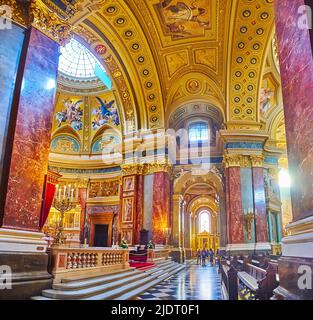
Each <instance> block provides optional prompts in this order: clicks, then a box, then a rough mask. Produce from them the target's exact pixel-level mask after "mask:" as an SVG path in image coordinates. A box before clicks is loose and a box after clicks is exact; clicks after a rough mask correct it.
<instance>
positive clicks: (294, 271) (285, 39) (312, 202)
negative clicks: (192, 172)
mask: <svg viewBox="0 0 313 320" xmlns="http://www.w3.org/2000/svg"><path fill="white" fill-rule="evenodd" d="M275 4H276V5H275V10H276V17H275V21H276V34H277V41H278V49H279V60H280V70H281V79H282V93H283V100H284V114H285V124H286V137H287V145H288V159H289V161H288V162H289V172H290V175H291V181H292V185H291V199H292V211H293V222H292V223H291V224H290V225H288V226H287V229H288V233H289V234H290V235H289V236H287V237H285V238H284V239H283V240H282V253H283V257H282V258H281V259H280V260H279V276H280V287H279V288H278V289H277V290H275V293H276V298H277V299H296V298H300V299H312V297H313V290H312V283H311V284H310V285H311V288H310V287H307V289H306V290H304V289H303V288H301V287H300V286H299V285H298V280H299V277H300V276H301V274H303V272H302V273H301V272H300V273H298V272H299V267H300V266H305V267H306V268H307V269H309V270H310V272H311V274H312V272H313V209H312V208H313V184H312V180H313V157H312V150H313V139H312V135H313V126H312V120H313V91H312V88H313V55H312V53H313V52H312V43H311V39H310V32H309V30H308V28H306V27H305V25H304V23H303V21H304V16H301V15H299V8H300V6H303V5H305V1H304V0H293V1H290V0H280V1H276V2H275ZM311 9H312V8H311ZM310 23H311V21H309V24H310Z"/></svg>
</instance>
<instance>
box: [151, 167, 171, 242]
mask: <svg viewBox="0 0 313 320" xmlns="http://www.w3.org/2000/svg"><path fill="white" fill-rule="evenodd" d="M169 213H170V179H169V176H168V174H167V173H165V172H158V173H155V174H154V176H153V204H152V240H153V242H154V243H156V244H165V242H166V237H165V233H164V229H165V228H168V227H169Z"/></svg>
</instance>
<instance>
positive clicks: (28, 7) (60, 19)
mask: <svg viewBox="0 0 313 320" xmlns="http://www.w3.org/2000/svg"><path fill="white" fill-rule="evenodd" d="M48 2H49V3H50V2H51V1H44V0H24V1H23V0H3V1H1V5H7V6H8V7H9V8H10V10H8V12H6V13H5V17H6V18H8V19H10V20H11V21H13V22H15V23H16V24H18V25H21V26H23V27H24V28H29V27H30V26H33V27H34V28H36V29H38V30H40V31H41V32H42V33H44V34H45V35H46V36H48V37H49V38H51V39H52V40H54V41H56V42H58V43H59V44H61V45H63V44H65V43H66V42H67V41H68V40H69V39H70V38H71V36H72V29H73V27H72V25H71V24H70V23H69V22H67V18H68V16H66V15H65V16H62V15H60V13H59V12H58V11H57V10H55V8H54V7H53V6H49V7H48V6H47V3H48ZM69 6H70V7H71V5H70V4H69ZM59 11H60V10H59ZM70 12H74V11H72V9H71V10H70Z"/></svg>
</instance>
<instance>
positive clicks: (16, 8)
mask: <svg viewBox="0 0 313 320" xmlns="http://www.w3.org/2000/svg"><path fill="white" fill-rule="evenodd" d="M1 6H8V10H5V11H4V12H1V17H2V18H6V19H9V20H12V21H14V22H15V23H17V24H19V25H21V26H23V27H29V24H30V20H29V12H28V6H27V5H25V3H23V2H22V1H17V0H2V1H1Z"/></svg>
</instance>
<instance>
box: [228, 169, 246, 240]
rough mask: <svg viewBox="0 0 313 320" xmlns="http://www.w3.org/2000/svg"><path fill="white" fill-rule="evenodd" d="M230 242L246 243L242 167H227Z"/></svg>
mask: <svg viewBox="0 0 313 320" xmlns="http://www.w3.org/2000/svg"><path fill="white" fill-rule="evenodd" d="M226 206H227V208H226V209H227V227H228V243H229V244H238V243H244V233H243V215H242V202H241V180H240V167H234V168H227V169H226Z"/></svg>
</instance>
